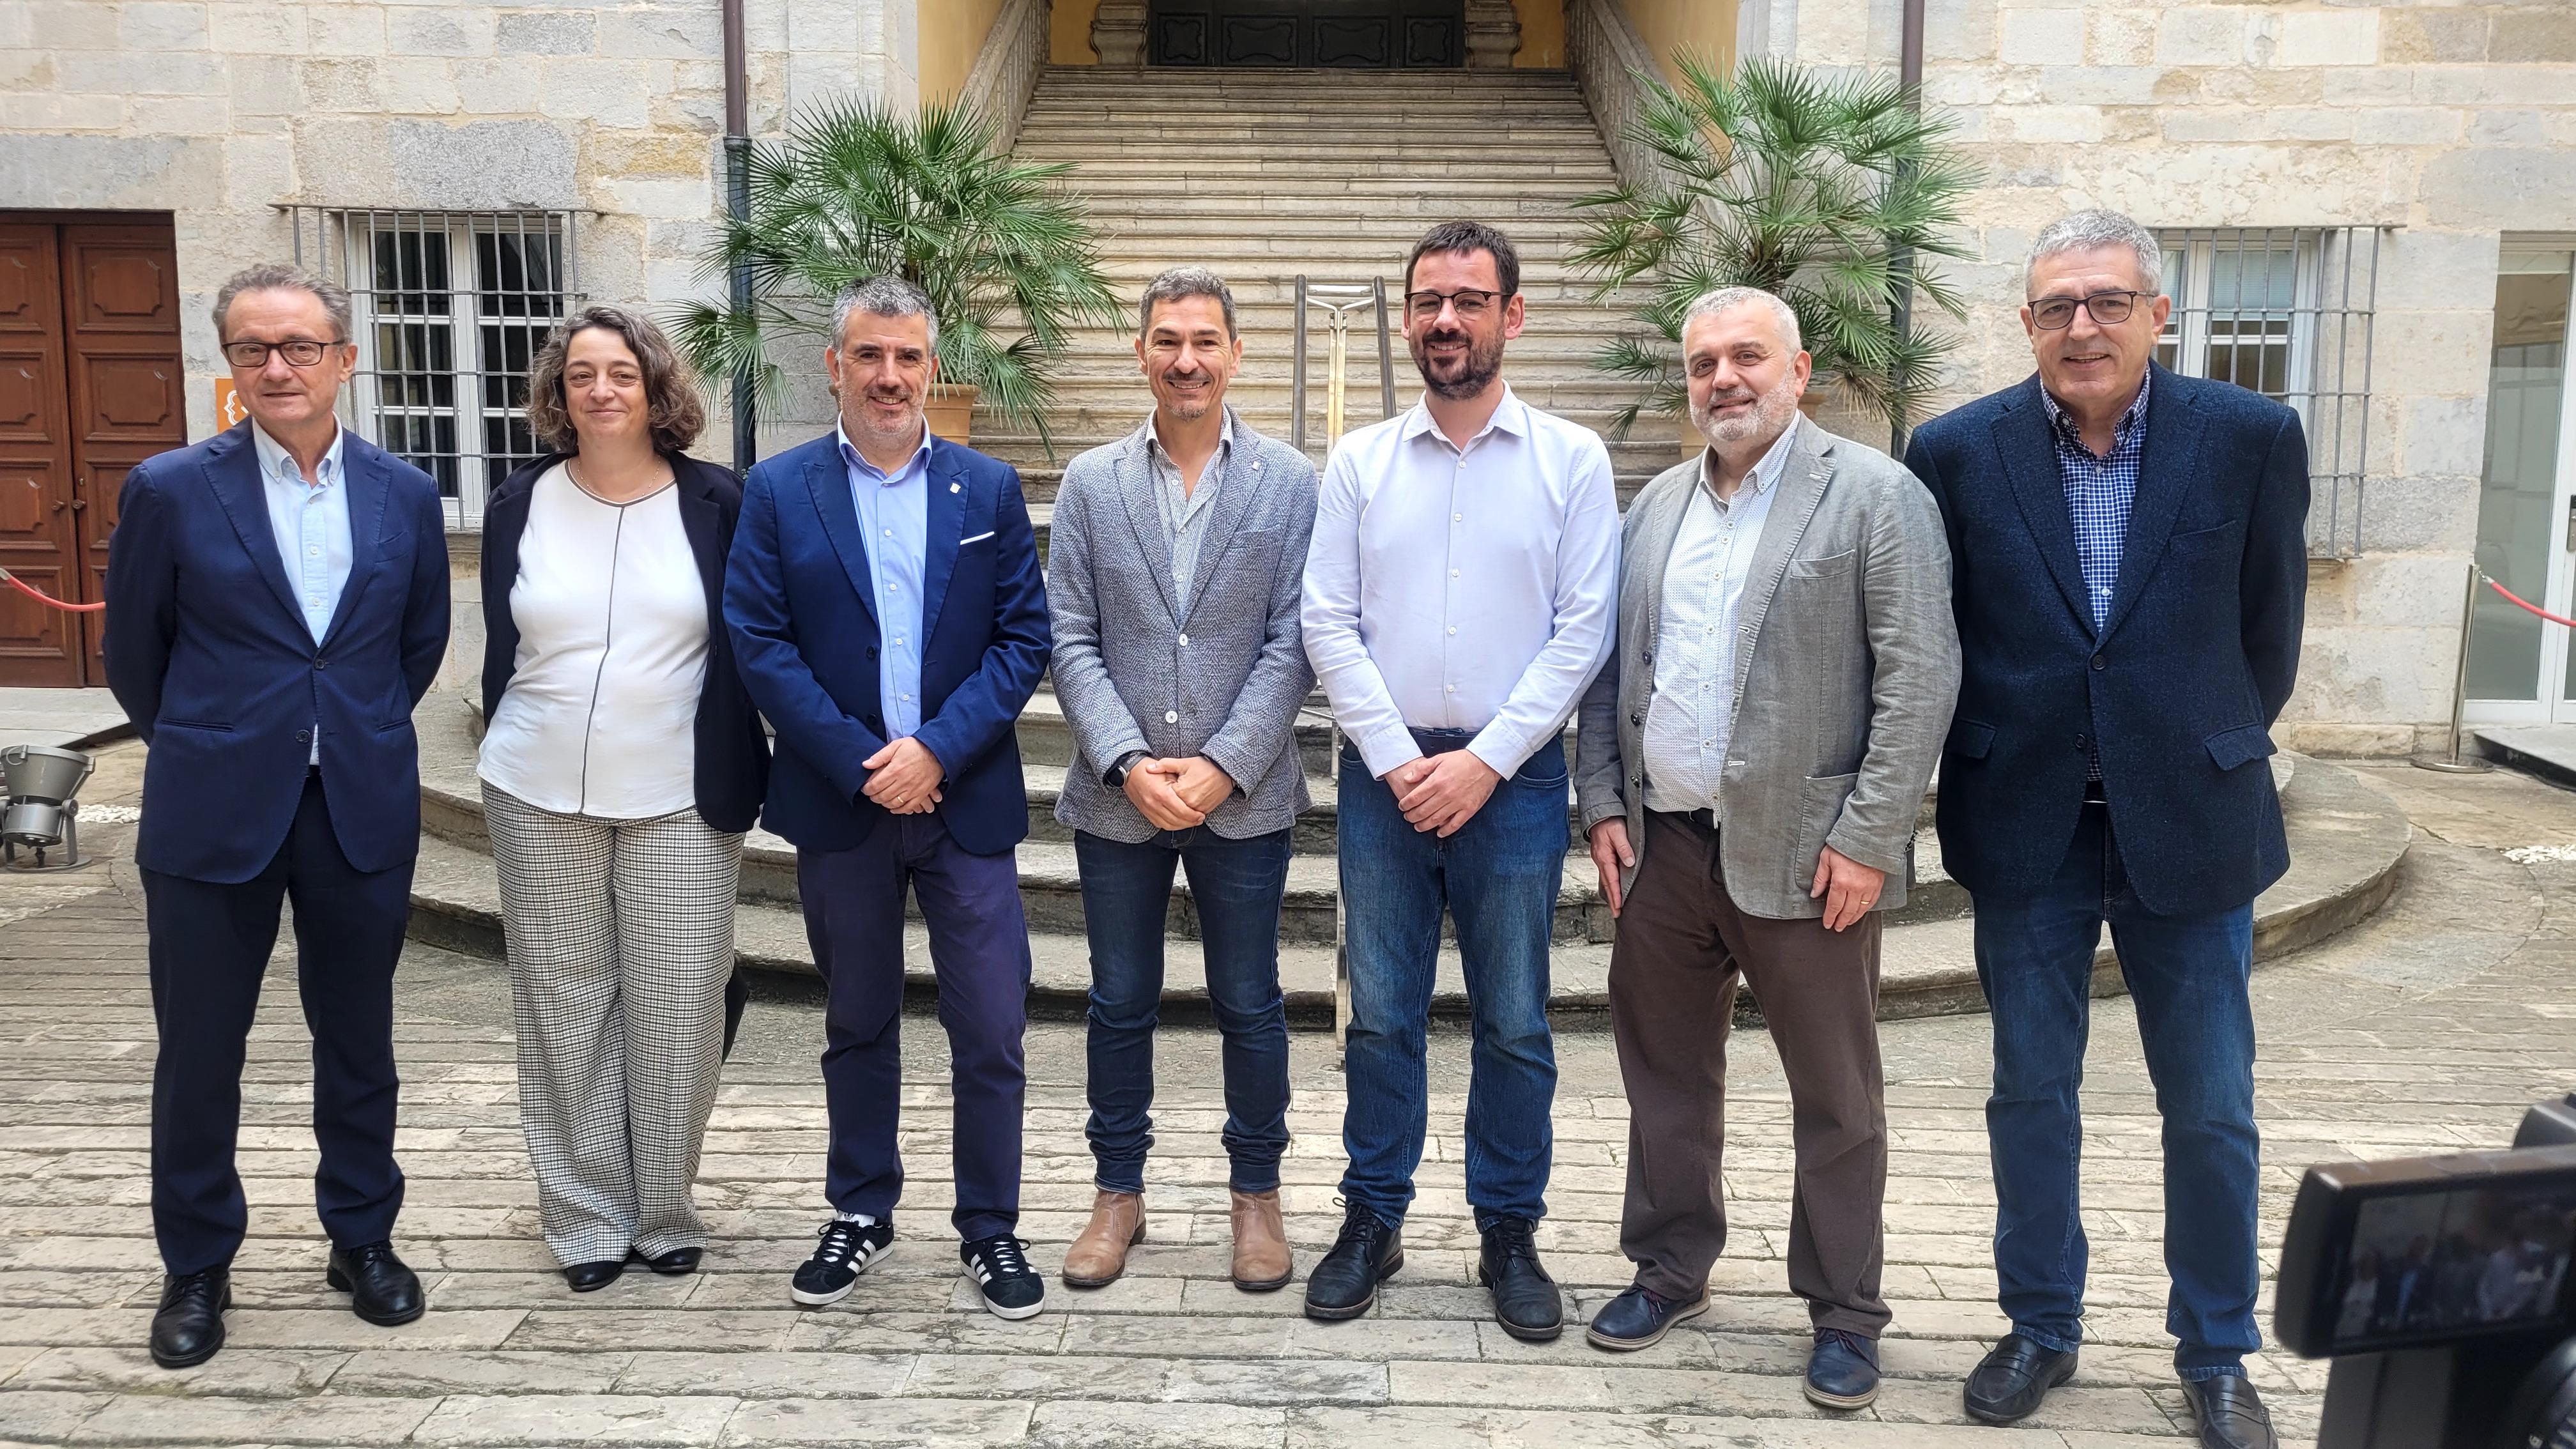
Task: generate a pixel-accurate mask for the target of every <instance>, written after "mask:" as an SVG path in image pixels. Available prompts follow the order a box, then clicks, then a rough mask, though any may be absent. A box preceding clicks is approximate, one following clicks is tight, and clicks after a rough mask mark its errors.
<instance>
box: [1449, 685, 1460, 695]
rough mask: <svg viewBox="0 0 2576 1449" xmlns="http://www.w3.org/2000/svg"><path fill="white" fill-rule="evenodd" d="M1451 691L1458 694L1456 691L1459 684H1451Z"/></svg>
mask: <svg viewBox="0 0 2576 1449" xmlns="http://www.w3.org/2000/svg"><path fill="white" fill-rule="evenodd" d="M1449 692H1450V693H1451V694H1456V693H1457V692H1458V686H1456V685H1454V684H1453V685H1450V686H1449Z"/></svg>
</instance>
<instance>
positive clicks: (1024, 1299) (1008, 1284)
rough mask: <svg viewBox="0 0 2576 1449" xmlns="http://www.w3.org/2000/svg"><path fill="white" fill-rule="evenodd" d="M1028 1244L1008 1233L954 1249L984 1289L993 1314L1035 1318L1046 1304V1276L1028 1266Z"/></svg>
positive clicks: (985, 1304)
mask: <svg viewBox="0 0 2576 1449" xmlns="http://www.w3.org/2000/svg"><path fill="white" fill-rule="evenodd" d="M1028 1248H1029V1245H1028V1244H1026V1243H1024V1242H1022V1241H1020V1240H1019V1239H1017V1238H1015V1237H1012V1236H1011V1235H1010V1234H1008V1233H1004V1234H1002V1235H1001V1236H1000V1237H998V1238H977V1239H976V1240H974V1241H973V1242H971V1243H967V1244H965V1245H963V1246H961V1247H960V1248H958V1250H957V1256H958V1257H959V1258H961V1259H963V1260H964V1261H965V1264H966V1272H967V1274H968V1275H969V1276H970V1277H972V1278H974V1280H975V1281H976V1283H977V1284H978V1285H979V1286H981V1287H982V1288H983V1290H984V1306H985V1307H987V1308H989V1309H991V1310H993V1316H994V1317H996V1318H1035V1317H1036V1316H1037V1312H1038V1310H1039V1309H1041V1308H1044V1307H1046V1280H1045V1279H1044V1278H1041V1277H1039V1276H1038V1271H1037V1270H1036V1269H1035V1268H1032V1267H1030V1266H1029V1254H1028Z"/></svg>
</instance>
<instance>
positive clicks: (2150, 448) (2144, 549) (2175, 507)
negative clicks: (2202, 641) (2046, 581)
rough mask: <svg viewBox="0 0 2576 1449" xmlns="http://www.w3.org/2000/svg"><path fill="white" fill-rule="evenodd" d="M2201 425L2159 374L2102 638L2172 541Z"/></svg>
mask: <svg viewBox="0 0 2576 1449" xmlns="http://www.w3.org/2000/svg"><path fill="white" fill-rule="evenodd" d="M2205 422H2206V420H2205V419H2204V418H2202V416H2201V412H2200V409H2198V408H2196V407H2194V406H2192V405H2191V402H2190V400H2189V399H2188V398H2187V397H2185V396H2184V395H2183V389H2182V387H2181V384H2180V383H2179V382H2178V380H2177V379H2176V378H2175V377H2174V375H2173V374H2172V373H2169V372H2162V371H2161V370H2160V371H2159V373H2158V376H2157V377H2156V379H2155V382H2154V384H2153V387H2152V388H2151V390H2150V391H2149V392H2148V394H2147V441H2146V446H2145V447H2144V448H2143V449H2142V450H2141V451H2140V452H2139V455H2138V493H2137V496H2136V497H2135V498H2133V499H2131V500H2130V502H2129V527H2128V531H2127V532H2126V533H2124V534H2122V535H2121V538H2120V572H2119V577H2118V580H2117V582H2115V583H2114V584H2113V585H2112V589H2111V607H2110V609H2109V610H2107V611H2106V612H2104V614H2103V615H2102V637H2104V638H2106V639H2107V638H2109V637H2110V635H2111V631H2112V630H2114V629H2117V628H2119V627H2120V619H2121V617H2122V616H2123V615H2125V614H2127V613H2128V612H2129V606H2130V605H2131V604H2134V603H2136V602H2137V601H2138V595H2139V594H2140V593H2142V592H2144V591H2145V589H2146V586H2147V576H2148V575H2149V574H2152V573H2154V572H2155V568H2156V560H2157V558H2158V557H2159V556H2161V555H2162V554H2163V553H2164V551H2165V540H2166V539H2168V538H2170V537H2172V536H2173V523H2174V515H2175V514H2177V513H2179V512H2181V511H2182V500H2183V495H2184V494H2186V493H2188V492H2190V491H2191V482H2192V480H2193V479H2194V478H2197V477H2199V476H2200V435H2201V432H2202V429H2203V427H2204V426H2205Z"/></svg>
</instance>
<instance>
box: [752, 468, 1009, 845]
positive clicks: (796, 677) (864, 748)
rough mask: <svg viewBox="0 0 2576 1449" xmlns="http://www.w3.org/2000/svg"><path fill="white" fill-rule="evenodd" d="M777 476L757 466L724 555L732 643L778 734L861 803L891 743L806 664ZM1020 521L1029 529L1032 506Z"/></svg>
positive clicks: (844, 794) (756, 698)
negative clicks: (792, 604)
mask: <svg viewBox="0 0 2576 1449" xmlns="http://www.w3.org/2000/svg"><path fill="white" fill-rule="evenodd" d="M771 476H772V475H771V472H770V470H769V469H768V468H766V467H762V468H755V469H753V470H752V473H751V478H750V480H749V481H748V482H747V483H745V484H744V485H743V491H742V521H741V522H740V523H739V524H738V525H736V527H735V529H734V535H733V550H732V552H731V553H729V554H728V555H726V560H725V588H724V616H725V632H726V634H727V636H728V637H730V638H731V639H732V640H733V653H734V667H735V668H736V669H738V670H740V671H741V674H742V682H743V687H744V689H745V690H746V691H748V692H749V693H750V695H751V702H752V703H753V704H754V705H756V706H758V707H759V710H760V712H761V713H762V714H763V715H766V716H767V717H768V719H769V724H770V727H771V728H772V729H774V730H776V731H777V732H778V737H779V739H780V740H782V741H784V742H785V744H786V745H787V747H788V748H790V749H792V750H794V751H795V752H796V753H797V754H798V755H799V756H801V757H802V758H803V759H804V760H805V761H806V762H807V763H808V764H810V765H812V766H813V767H814V768H815V769H817V770H820V771H822V772H823V775H824V778H826V779H828V780H830V781H831V782H832V786H833V788H834V789H837V790H839V791H840V792H841V797H842V798H843V799H844V800H849V801H852V802H855V801H857V799H858V798H859V792H860V791H861V790H863V789H865V788H866V787H867V783H868V771H867V770H866V769H864V768H863V767H862V766H861V765H860V761H862V760H866V759H869V758H870V757H872V756H874V755H875V754H876V752H877V751H879V750H881V749H884V748H885V743H886V742H885V741H884V740H883V739H880V738H879V737H878V736H877V734H876V733H875V732H874V731H873V730H870V729H869V728H868V727H867V726H866V725H864V724H861V723H860V722H859V721H857V720H855V719H852V718H851V717H850V716H849V715H848V714H846V713H844V712H843V711H842V709H841V706H840V705H839V704H838V703H837V702H835V701H834V700H833V698H832V696H831V694H830V692H829V691H827V690H825V689H824V688H823V685H822V682H821V681H820V680H817V679H816V678H815V677H814V670H813V667H812V666H811V665H809V664H807V663H806V662H805V655H804V652H803V650H802V649H801V648H800V647H799V644H798V639H797V634H796V621H795V618H794V616H793V613H792V611H791V610H790V608H789V607H788V601H787V568H786V560H785V557H784V555H783V554H782V553H781V551H780V547H779V536H778V500H777V494H776V492H775V491H774V488H773V485H772V482H771ZM1021 523H1022V527H1023V528H1026V526H1027V515H1026V511H1025V510H1023V512H1022V515H1021Z"/></svg>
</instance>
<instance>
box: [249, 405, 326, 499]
mask: <svg viewBox="0 0 2576 1449" xmlns="http://www.w3.org/2000/svg"><path fill="white" fill-rule="evenodd" d="M348 435H349V433H348V429H346V428H343V427H341V426H340V423H339V419H337V418H334V419H332V421H331V446H330V447H327V448H325V449H323V450H322V461H321V462H320V463H319V464H317V465H315V467H314V469H313V476H314V477H315V478H316V479H317V480H319V485H318V486H320V487H324V488H328V487H330V486H331V485H332V484H334V483H337V482H339V481H340V462H341V459H340V444H341V443H342V441H344V440H345V439H346V438H347V437H348ZM250 445H251V447H252V449H253V450H254V451H256V452H257V453H258V455H259V476H260V477H262V478H275V479H279V480H281V481H283V480H285V479H293V480H294V481H295V482H297V483H304V470H303V469H302V468H300V467H298V466H296V462H295V456H294V455H293V454H291V453H289V452H287V451H286V445H285V444H283V443H280V442H279V441H278V440H277V439H275V438H272V437H270V436H269V435H268V429H266V428H263V427H261V426H260V425H259V419H257V418H253V419H251V420H250ZM305 486H307V487H313V486H316V485H315V484H305Z"/></svg>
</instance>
